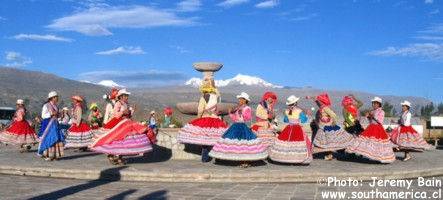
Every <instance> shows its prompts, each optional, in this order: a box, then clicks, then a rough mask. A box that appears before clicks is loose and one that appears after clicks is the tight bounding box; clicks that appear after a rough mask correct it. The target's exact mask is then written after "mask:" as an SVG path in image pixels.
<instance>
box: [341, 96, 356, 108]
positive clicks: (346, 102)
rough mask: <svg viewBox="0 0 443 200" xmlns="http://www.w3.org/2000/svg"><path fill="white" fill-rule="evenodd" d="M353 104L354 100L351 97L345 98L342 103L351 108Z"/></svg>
mask: <svg viewBox="0 0 443 200" xmlns="http://www.w3.org/2000/svg"><path fill="white" fill-rule="evenodd" d="M352 104H354V100H353V99H352V98H351V97H349V96H345V97H343V100H342V101H341V105H343V106H349V105H352Z"/></svg>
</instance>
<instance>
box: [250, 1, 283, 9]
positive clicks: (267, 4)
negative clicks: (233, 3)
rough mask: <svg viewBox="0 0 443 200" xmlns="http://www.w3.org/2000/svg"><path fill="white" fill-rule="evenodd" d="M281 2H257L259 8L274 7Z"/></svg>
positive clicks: (256, 5)
mask: <svg viewBox="0 0 443 200" xmlns="http://www.w3.org/2000/svg"><path fill="white" fill-rule="evenodd" d="M278 4H279V1H278V0H268V1H263V2H260V3H258V4H255V7H257V8H273V7H275V6H277V5H278Z"/></svg>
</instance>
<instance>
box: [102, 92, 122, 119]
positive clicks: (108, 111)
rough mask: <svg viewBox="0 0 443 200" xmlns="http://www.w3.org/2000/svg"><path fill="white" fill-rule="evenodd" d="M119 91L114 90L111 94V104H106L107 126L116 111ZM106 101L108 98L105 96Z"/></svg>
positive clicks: (105, 116)
mask: <svg viewBox="0 0 443 200" xmlns="http://www.w3.org/2000/svg"><path fill="white" fill-rule="evenodd" d="M117 94H118V90H117V89H115V88H112V90H111V94H110V95H109V102H108V103H107V104H106V109H105V114H104V117H103V124H107V123H108V122H109V121H111V119H112V112H113V110H114V105H115V98H117ZM105 97H106V99H108V96H107V95H105Z"/></svg>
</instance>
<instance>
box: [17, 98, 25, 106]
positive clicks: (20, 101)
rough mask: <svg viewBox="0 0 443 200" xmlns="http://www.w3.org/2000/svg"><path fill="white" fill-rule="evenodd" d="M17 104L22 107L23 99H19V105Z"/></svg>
mask: <svg viewBox="0 0 443 200" xmlns="http://www.w3.org/2000/svg"><path fill="white" fill-rule="evenodd" d="M16 104H20V105H23V104H24V101H23V99H17V103H16Z"/></svg>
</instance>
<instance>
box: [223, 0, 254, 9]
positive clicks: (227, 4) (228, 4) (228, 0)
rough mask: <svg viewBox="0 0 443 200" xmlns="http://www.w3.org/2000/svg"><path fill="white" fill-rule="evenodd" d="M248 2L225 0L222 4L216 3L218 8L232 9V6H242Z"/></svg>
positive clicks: (243, 0) (245, 0)
mask: <svg viewBox="0 0 443 200" xmlns="http://www.w3.org/2000/svg"><path fill="white" fill-rule="evenodd" d="M248 2H249V0H225V1H223V2H220V3H218V4H217V5H218V6H221V7H225V8H228V7H232V6H236V5H240V4H244V3H248Z"/></svg>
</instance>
